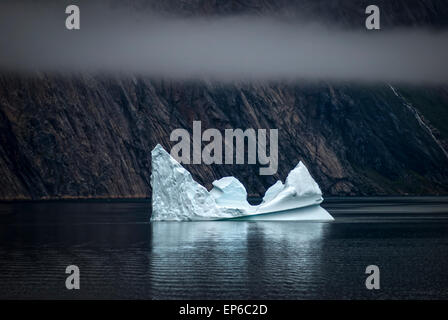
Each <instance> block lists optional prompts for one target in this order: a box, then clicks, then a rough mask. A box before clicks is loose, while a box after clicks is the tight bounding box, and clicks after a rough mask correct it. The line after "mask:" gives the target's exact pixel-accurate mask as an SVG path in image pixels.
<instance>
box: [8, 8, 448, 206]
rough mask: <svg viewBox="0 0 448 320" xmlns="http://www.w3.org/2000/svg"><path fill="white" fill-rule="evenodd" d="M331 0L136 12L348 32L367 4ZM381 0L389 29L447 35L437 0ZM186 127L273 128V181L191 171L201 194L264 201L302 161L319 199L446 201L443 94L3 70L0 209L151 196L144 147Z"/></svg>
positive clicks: (422, 89) (237, 171)
mask: <svg viewBox="0 0 448 320" xmlns="http://www.w3.org/2000/svg"><path fill="white" fill-rule="evenodd" d="M336 2H337V5H336V4H333V2H331V3H332V4H331V5H329V4H328V3H329V1H325V2H323V1H280V2H276V1H224V2H220V1H190V2H184V1H181V2H179V1H167V2H155V1H143V2H142V1H140V2H136V3H135V5H136V6H142V7H143V8H147V7H150V8H151V9H152V10H154V8H156V9H157V10H160V11H164V12H165V11H166V12H169V11H170V10H171V11H173V10H174V11H175V12H176V14H179V13H180V14H183V15H191V14H209V15H213V14H220V15H222V14H234V13H251V14H252V13H254V12H255V13H256V14H263V13H265V12H267V11H269V12H271V13H272V12H274V13H276V14H284V12H285V10H286V9H285V8H289V9H288V10H287V12H288V17H291V16H292V17H294V16H295V14H294V13H296V14H297V16H298V15H301V16H303V15H304V13H305V15H307V14H308V13H309V12H312V14H313V15H314V16H316V17H319V19H323V20H325V21H327V22H328V23H332V21H333V20H335V21H338V23H340V24H341V25H343V26H346V27H353V24H354V22H353V21H356V19H357V18H354V17H355V16H356V17H358V15H354V13H353V11H356V10H358V11H359V10H361V13H362V11H363V10H364V8H365V6H364V2H365V1H364V2H363V1H352V2H350V4H349V2H347V1H336ZM377 2H381V1H377ZM383 2H384V6H385V8H386V9H387V10H383V11H384V12H385V13H384V17H385V19H384V23H385V24H391V25H392V24H393V25H394V26H422V25H423V26H427V27H431V28H444V27H445V25H446V24H447V21H448V20H447V19H446V16H447V12H448V11H447V8H448V6H447V5H446V4H443V3H442V2H441V1H435V0H434V1H424V0H422V1H398V0H397V1H383ZM363 6H364V7H363ZM348 7H350V8H351V9H352V10H348V9H347V8H348ZM358 7H359V8H358ZM291 8H293V10H292V9H291ZM291 12H292V13H293V14H291ZM352 15H353V17H352ZM194 120H201V121H202V127H203V129H205V128H217V129H220V130H224V129H225V128H242V129H246V128H254V129H257V128H263V129H269V128H276V129H279V168H278V173H277V174H276V175H275V176H260V175H259V174H258V167H257V166H256V165H220V166H216V165H211V166H208V165H189V166H186V167H187V169H188V170H190V171H191V172H192V174H193V176H194V178H195V179H196V180H197V181H198V182H200V183H201V184H204V185H206V186H207V187H210V186H211V182H212V181H213V180H214V179H218V178H220V177H223V176H228V175H233V176H236V177H237V178H238V179H240V180H241V181H242V182H243V183H244V185H245V186H247V189H248V190H247V191H248V193H249V194H250V195H255V196H256V195H260V194H263V193H264V191H265V189H266V188H267V187H269V186H270V185H271V184H272V183H274V182H275V181H276V180H277V179H278V178H282V179H284V178H285V175H286V174H287V172H289V171H290V170H291V169H292V168H293V167H294V166H295V165H296V164H297V163H298V162H299V160H302V161H303V162H304V163H305V164H306V165H307V167H308V168H309V170H310V172H311V173H312V175H313V176H314V177H315V179H316V181H317V182H318V183H319V185H320V186H321V188H322V190H323V192H324V195H326V196H329V195H395V194H413V195H437V194H448V166H447V164H448V156H447V150H448V149H447V145H448V143H447V141H448V126H447V121H448V87H446V86H432V87H426V86H418V87H415V86H413V87H411V86H402V85H401V86H400V85H390V84H388V83H384V84H353V83H331V82H319V83H316V82H314V83H279V82H275V83H264V82H250V83H218V82H211V81H206V80H197V81H182V82H181V81H179V82H177V81H172V80H162V79H151V78H145V77H128V76H110V75H108V76H106V75H98V74H96V75H87V74H79V75H72V76H60V75H59V76H58V75H54V74H52V75H49V74H37V73H36V74H35V75H34V76H33V75H30V76H18V75H15V74H9V73H3V74H1V75H0V199H1V200H12V199H58V198H134V197H138V198H140V197H149V196H150V194H151V188H150V175H151V159H150V152H151V149H152V148H153V147H154V146H155V145H156V144H157V143H161V144H162V145H163V146H164V147H165V148H166V149H170V147H171V146H172V145H173V143H172V142H170V141H169V137H170V133H171V131H172V130H173V129H175V128H186V129H188V130H190V131H191V129H192V123H193V121H194Z"/></svg>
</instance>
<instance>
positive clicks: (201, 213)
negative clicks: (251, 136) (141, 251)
mask: <svg viewBox="0 0 448 320" xmlns="http://www.w3.org/2000/svg"><path fill="white" fill-rule="evenodd" d="M151 156H152V175H151V186H152V216H151V221H198V220H229V219H232V220H276V221H281V220H288V221H291V220H312V221H331V220H334V219H333V217H332V216H331V215H330V214H329V213H328V212H327V211H326V210H325V209H323V208H322V207H321V206H320V203H321V202H322V201H323V198H322V192H321V190H320V188H319V186H318V184H317V183H316V181H314V179H313V178H312V177H311V175H310V173H309V172H308V170H307V168H306V167H305V165H304V164H303V163H302V162H299V164H298V165H297V166H296V167H295V168H294V169H293V170H292V171H291V172H290V173H289V174H288V177H287V178H286V181H285V184H283V183H282V182H281V181H277V182H276V183H275V184H274V185H272V186H271V187H270V188H269V189H268V190H267V191H266V194H265V196H264V197H263V202H262V203H261V204H260V205H257V206H252V205H250V204H249V202H248V201H247V192H246V189H245V188H244V186H243V185H242V184H241V182H240V181H239V180H238V179H236V178H235V177H224V178H221V179H219V180H217V181H214V182H213V189H212V190H211V191H210V192H208V191H207V189H206V188H204V187H203V186H201V185H200V184H199V183H197V182H196V181H194V180H193V178H192V176H191V174H190V173H189V172H188V171H187V170H186V169H185V168H184V167H182V166H181V165H180V164H179V163H178V162H177V161H176V160H175V159H174V158H173V157H171V156H170V155H169V154H168V152H166V151H165V150H164V149H163V148H162V146H160V145H159V144H158V145H157V146H156V147H155V148H154V150H152V152H151Z"/></svg>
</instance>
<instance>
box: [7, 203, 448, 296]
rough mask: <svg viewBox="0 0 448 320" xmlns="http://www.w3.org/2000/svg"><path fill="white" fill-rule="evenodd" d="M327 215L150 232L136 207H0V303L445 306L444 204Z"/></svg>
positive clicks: (367, 206)
mask: <svg viewBox="0 0 448 320" xmlns="http://www.w3.org/2000/svg"><path fill="white" fill-rule="evenodd" d="M325 206H326V207H327V209H328V210H329V211H330V212H331V213H332V214H333V215H334V216H335V218H336V221H335V222H333V223H312V222H278V223H277V222H240V221H238V222H237V221H235V222H193V223H168V222H164V223H163V222H159V223H155V224H150V223H149V222H148V221H149V216H150V203H148V202H143V201H140V202H138V201H136V202H47V203H16V204H7V203H4V204H0V298H45V299H47V298H58V299H61V298H63V299H65V298H68V299H70V298H76V299H79V298H95V299H103V298H126V299H127V298H133V299H183V298H185V299H196V298H204V299H208V298H210V299H252V298H253V299H352V298H359V299H398V298H400V299H442V298H443V299H447V298H448V199H447V198H407V199H400V198H387V199H381V198H370V199H356V198H355V199H330V200H328V201H327V203H326V205H325ZM70 264H75V265H77V266H78V267H79V268H80V271H81V289H80V290H71V291H69V290H67V289H66V288H65V278H66V276H67V275H66V274H65V268H66V266H68V265H70ZM371 264H374V265H378V266H379V268H380V271H381V289H380V290H376V291H370V290H367V289H366V288H365V285H364V281H365V278H366V275H365V268H366V266H368V265H371Z"/></svg>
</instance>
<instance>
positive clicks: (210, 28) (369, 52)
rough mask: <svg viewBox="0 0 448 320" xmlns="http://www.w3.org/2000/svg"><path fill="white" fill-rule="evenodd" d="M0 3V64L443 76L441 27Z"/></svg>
mask: <svg viewBox="0 0 448 320" xmlns="http://www.w3.org/2000/svg"><path fill="white" fill-rule="evenodd" d="M66 17H67V15H66V14H65V7H64V6H62V5H59V6H55V5H51V6H50V5H48V4H47V5H41V6H35V5H32V4H30V3H27V5H26V6H25V7H24V5H19V4H16V5H15V4H13V3H11V2H6V3H5V4H0V30H1V31H0V32H1V34H0V47H1V48H2V50H0V70H4V71H18V72H25V73H29V72H34V71H42V72H57V73H64V72H70V73H71V72H102V73H129V74H138V75H145V76H152V77H163V78H173V79H197V78H201V79H202V78H209V79H214V80H219V81H235V80H254V81H258V80H274V81H275V80H298V79H308V80H339V81H366V82H376V81H391V82H405V83H447V82H448V65H447V63H446V57H447V56H448V41H447V40H448V31H445V30H441V31H438V32H435V31H430V30H418V29H412V30H404V29H403V30H397V29H394V30H385V29H382V30H377V31H367V30H362V31H360V30H348V29H344V30H342V29H338V28H337V27H334V28H330V27H328V26H327V27H324V26H321V25H317V24H314V25H313V24H309V23H308V24H303V23H301V22H300V21H294V22H293V21H287V22H285V21H280V20H279V19H278V18H273V17H266V16H257V17H255V16H231V17H213V18H210V17H209V18H205V17H202V18H201V17H194V18H181V17H173V16H169V17H168V16H161V15H158V14H155V13H151V12H136V11H133V10H132V9H129V10H123V9H122V8H120V10H114V9H112V8H111V7H109V6H100V5H99V4H98V3H97V4H96V5H92V6H81V29H80V30H75V31H74V30H71V31H69V30H67V29H66V28H65V19H66Z"/></svg>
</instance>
